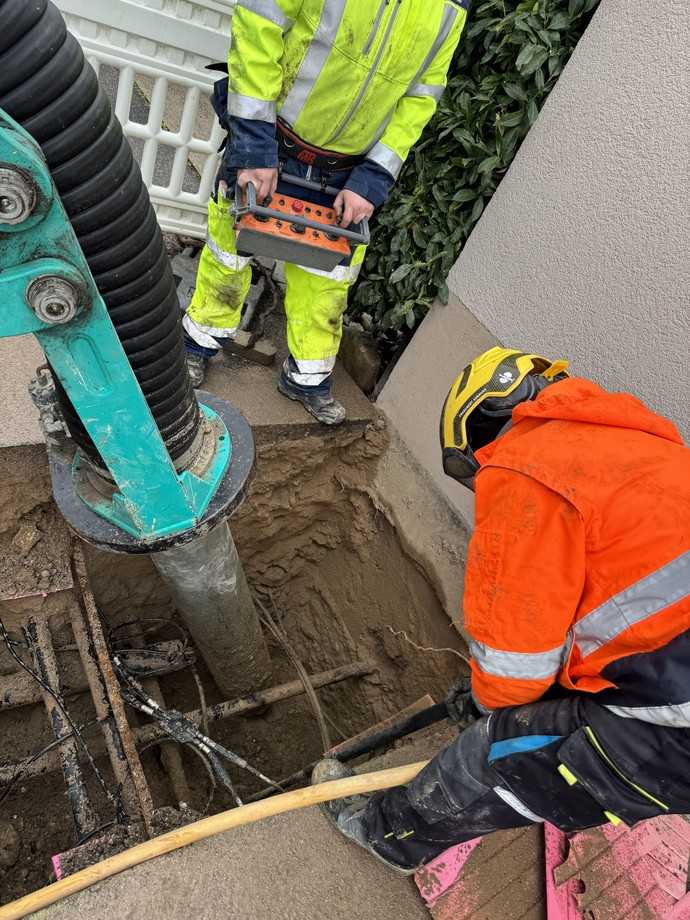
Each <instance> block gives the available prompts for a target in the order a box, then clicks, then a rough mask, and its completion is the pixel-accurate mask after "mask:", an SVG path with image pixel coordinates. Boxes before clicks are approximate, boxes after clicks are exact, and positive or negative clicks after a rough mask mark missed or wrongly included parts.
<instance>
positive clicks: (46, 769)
mask: <svg viewBox="0 0 690 920" xmlns="http://www.w3.org/2000/svg"><path fill="white" fill-rule="evenodd" d="M375 671H376V668H375V666H374V665H373V664H372V663H371V662H367V661H353V662H352V663H351V664H344V665H341V666H340V667H338V668H333V669H332V670H330V671H322V672H321V673H319V674H311V675H310V676H309V682H310V683H311V685H312V687H314V689H315V690H318V689H320V688H321V687H329V686H332V685H333V684H338V683H341V682H342V681H344V680H349V679H350V678H353V677H366V676H367V675H368V674H373V673H374V672H375ZM304 692H305V689H304V684H303V683H302V682H301V681H299V680H293V681H290V682H289V683H286V684H279V685H278V686H277V687H270V688H269V689H267V690H262V691H260V692H259V693H253V694H251V695H250V696H245V697H242V698H241V699H239V700H233V701H231V702H225V703H217V704H216V705H215V706H209V707H208V710H207V716H208V719H209V722H220V721H223V720H224V719H229V718H232V717H233V716H242V715H247V714H248V713H251V712H256V711H257V710H259V709H263V708H264V706H270V705H272V704H274V703H280V702H282V701H284V700H289V699H292V698H293V697H296V696H301V695H302V694H303V693H304ZM184 717H185V719H187V720H188V721H189V722H193V723H194V724H195V725H201V720H202V713H201V710H200V709H195V710H193V711H192V712H187V713H185V714H184ZM132 734H133V736H134V739H135V741H136V744H137V747H145V746H146V745H147V744H150V743H151V742H152V741H156V740H158V739H160V738H164V737H165V731H164V730H163V729H162V728H161V727H160V725H157V724H155V723H152V724H150V725H143V726H141V727H140V728H137V729H134V731H133V732H132ZM92 747H93V751H94V754H95V755H96V756H99V755H100V754H101V753H102V749H100V748H97V747H95V746H93V745H92ZM57 769H59V760H58V756H57V754H56V753H55V752H50V753H48V754H46V755H45V757H43V758H42V759H41V760H40V761H37V762H36V763H32V764H30V765H27V764H21V763H8V764H3V765H2V766H0V784H5V783H9V782H11V781H12V780H13V779H14V778H15V777H16V776H17V775H18V774H21V776H22V777H24V778H26V779H29V778H31V777H33V776H42V775H43V774H45V773H51V772H53V771H55V770H57Z"/></svg>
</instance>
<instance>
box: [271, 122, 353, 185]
mask: <svg viewBox="0 0 690 920" xmlns="http://www.w3.org/2000/svg"><path fill="white" fill-rule="evenodd" d="M277 134H278V155H279V156H280V159H281V160H282V159H291V160H299V162H300V163H304V164H305V165H306V166H314V167H315V168H316V169H322V170H324V171H325V172H341V171H345V170H348V171H349V170H351V169H354V168H355V166H359V165H360V163H363V162H364V159H365V157H364V154H358V155H356V156H351V155H348V154H345V153H336V152H335V151H333V150H322V149H321V148H320V147H313V146H312V145H311V144H307V143H306V142H305V141H303V140H302V139H301V138H300V137H298V136H297V135H296V134H295V133H294V131H292V130H291V129H290V128H288V126H287V125H286V124H285V122H283V121H281V120H280V119H278V132H277Z"/></svg>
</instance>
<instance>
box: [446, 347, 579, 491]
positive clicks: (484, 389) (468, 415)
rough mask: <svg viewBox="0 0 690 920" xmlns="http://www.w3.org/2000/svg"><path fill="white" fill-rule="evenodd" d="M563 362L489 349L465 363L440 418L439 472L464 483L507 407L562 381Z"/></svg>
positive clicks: (500, 424)
mask: <svg viewBox="0 0 690 920" xmlns="http://www.w3.org/2000/svg"><path fill="white" fill-rule="evenodd" d="M567 368H568V362H567V361H562V360H559V361H550V360H549V359H548V358H543V357H541V355H530V354H525V353H524V352H522V351H517V350H516V349H514V348H490V349H489V351H485V352H484V354H482V355H479V357H478V358H475V359H474V361H473V362H472V363H471V364H468V365H467V367H466V368H465V370H464V371H463V372H462V374H461V375H460V376H459V377H458V379H457V380H456V381H455V383H454V384H453V386H452V387H451V390H450V393H449V394H448V397H447V398H446V402H445V404H444V406H443V414H442V416H441V448H442V450H443V469H444V471H445V472H446V474H447V475H448V476H451V477H452V478H453V479H456V480H457V481H458V482H461V483H462V484H463V485H470V484H471V480H473V479H474V476H475V475H476V473H477V470H478V469H479V464H478V463H477V460H476V459H475V456H474V454H475V451H477V450H479V449H480V448H482V447H485V446H486V445H487V444H489V443H490V442H491V441H493V440H494V439H495V438H496V437H498V435H499V433H500V432H501V429H502V428H503V427H504V426H505V425H506V423H507V422H509V421H510V418H511V416H512V413H513V409H514V408H515V407H516V406H517V405H519V404H520V403H521V402H526V401H527V400H530V399H535V398H536V397H537V396H538V395H539V393H540V392H541V391H542V390H543V389H544V387H547V386H548V385H549V384H550V383H554V382H555V381H556V380H561V379H562V378H563V377H567V376H568V375H567V373H566V370H567Z"/></svg>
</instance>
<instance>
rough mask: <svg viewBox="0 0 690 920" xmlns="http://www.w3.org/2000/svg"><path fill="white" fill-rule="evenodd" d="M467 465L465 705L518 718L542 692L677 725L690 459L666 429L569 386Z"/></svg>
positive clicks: (689, 606)
mask: <svg viewBox="0 0 690 920" xmlns="http://www.w3.org/2000/svg"><path fill="white" fill-rule="evenodd" d="M477 459H478V460H479V463H480V470H479V473H478V474H477V479H476V529H475V532H474V534H473V537H472V540H471V542H470V549H469V556H468V561H467V570H466V582H465V604H464V606H465V625H466V628H467V631H468V632H469V634H470V636H471V639H472V642H471V645H470V648H471V652H472V656H473V661H472V674H473V681H472V683H473V694H474V697H475V699H476V701H477V703H478V704H479V705H480V706H481V707H483V708H485V709H494V708H498V707H505V706H513V705H521V704H524V703H530V702H533V701H535V700H538V699H539V698H540V697H541V696H542V695H543V694H544V692H545V691H546V690H547V689H548V688H549V687H550V686H551V685H552V684H554V683H556V682H558V683H560V684H561V685H562V686H563V687H565V688H567V689H569V690H577V691H585V692H588V693H597V692H599V691H607V690H608V691H609V692H604V694H603V695H602V696H601V697H600V699H601V700H602V701H605V702H606V703H607V704H611V706H610V708H614V709H615V708H617V709H619V711H620V714H622V715H634V716H635V717H638V718H643V719H646V720H647V721H653V722H658V723H661V724H670V725H675V726H678V725H690V450H688V449H687V448H686V447H685V446H684V445H683V441H682V439H681V437H680V435H679V434H678V431H677V429H676V428H675V426H674V425H673V424H672V423H671V422H669V421H667V420H666V419H663V418H661V417H659V416H658V415H655V414H654V413H653V412H651V411H650V410H649V409H647V408H646V407H645V406H644V405H643V404H642V403H641V402H639V401H638V400H637V399H635V398H634V397H633V396H630V395H626V394H618V393H608V392H606V391H604V390H602V389H601V388H600V387H598V386H597V385H596V384H594V383H591V382H590V381H587V380H582V379H577V378H573V379H568V380H564V381H561V382H559V383H556V384H553V385H552V386H550V387H548V389H546V390H545V391H544V392H543V393H541V394H540V396H539V397H538V398H537V399H536V400H535V401H534V402H527V403H523V404H521V405H520V406H518V407H517V409H515V411H514V412H513V425H512V427H511V428H510V429H509V430H508V431H507V432H506V433H505V434H504V435H502V436H501V437H500V438H498V439H497V440H496V441H494V442H492V443H491V444H489V445H488V446H487V447H485V448H483V449H482V450H480V451H478V453H477ZM614 689H615V692H614ZM630 707H634V711H631V709H630Z"/></svg>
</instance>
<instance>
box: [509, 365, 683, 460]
mask: <svg viewBox="0 0 690 920" xmlns="http://www.w3.org/2000/svg"><path fill="white" fill-rule="evenodd" d="M523 418H537V419H559V420H566V421H570V422H586V423H588V424H590V425H609V426H610V427H612V428H632V429H634V430H636V431H644V432H646V433H647V434H652V435H655V436H656V437H658V438H665V439H666V440H667V441H672V442H673V443H675V444H683V439H682V438H681V436H680V434H679V432H678V429H677V428H676V426H675V425H674V424H673V422H670V421H669V420H668V419H666V418H662V416H660V415H657V414H656V413H654V412H652V411H651V409H648V408H647V407H646V406H645V405H644V403H642V402H640V400H639V399H637V398H636V397H635V396H631V395H630V393H609V392H608V391H607V390H603V389H602V388H601V387H600V386H597V384H596V383H592V381H591V380H584V379H582V378H581V377H572V378H569V379H568V380H561V381H560V382H559V383H554V384H553V385H552V386H550V387H548V388H547V389H546V390H544V391H543V392H542V393H540V395H539V396H538V397H537V399H535V400H534V401H533V402H526V403H521V404H520V405H519V406H518V407H517V408H516V409H515V410H514V411H513V422H514V423H517V422H519V421H520V420H521V419H523Z"/></svg>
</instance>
